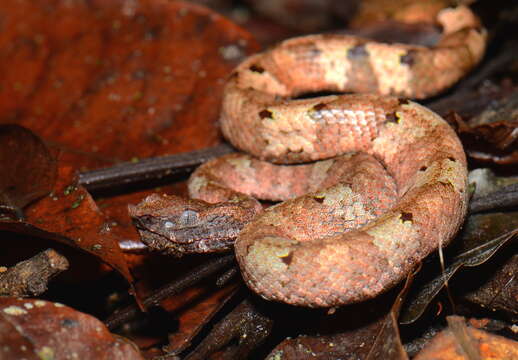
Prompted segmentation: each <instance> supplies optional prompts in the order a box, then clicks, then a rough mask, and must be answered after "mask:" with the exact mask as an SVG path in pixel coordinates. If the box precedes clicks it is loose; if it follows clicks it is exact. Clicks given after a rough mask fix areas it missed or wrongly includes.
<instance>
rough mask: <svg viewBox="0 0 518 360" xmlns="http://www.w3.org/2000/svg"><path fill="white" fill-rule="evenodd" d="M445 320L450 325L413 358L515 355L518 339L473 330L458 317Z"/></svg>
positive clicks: (517, 355) (439, 359) (498, 359)
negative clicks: (513, 339)
mask: <svg viewBox="0 0 518 360" xmlns="http://www.w3.org/2000/svg"><path fill="white" fill-rule="evenodd" d="M452 319H453V321H452ZM460 321H462V323H460ZM448 323H450V326H449V327H448V328H447V329H446V330H444V331H442V332H440V333H439V334H437V335H436V336H435V337H434V338H433V339H432V340H431V341H430V342H429V343H428V344H427V345H426V346H425V348H424V349H423V350H422V351H421V352H420V353H419V354H417V356H416V357H415V358H414V360H432V359H433V360H457V359H458V360H460V359H470V360H478V359H495V360H504V359H505V360H507V359H517V358H518V342H516V341H512V340H510V339H507V338H504V337H501V336H498V335H493V334H490V333H488V332H485V331H482V330H477V329H474V328H472V327H470V326H467V325H466V324H465V323H464V319H462V318H458V317H450V318H448Z"/></svg>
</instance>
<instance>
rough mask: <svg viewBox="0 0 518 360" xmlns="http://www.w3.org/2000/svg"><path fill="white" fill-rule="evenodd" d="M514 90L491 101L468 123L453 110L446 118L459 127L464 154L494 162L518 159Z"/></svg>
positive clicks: (513, 162) (506, 162)
mask: <svg viewBox="0 0 518 360" xmlns="http://www.w3.org/2000/svg"><path fill="white" fill-rule="evenodd" d="M517 106H518V91H515V92H513V93H512V94H511V95H509V96H508V97H506V98H505V99H503V100H501V101H497V102H495V103H491V104H490V106H488V107H487V108H486V109H485V110H484V111H483V112H482V113H481V114H479V115H478V116H477V117H476V118H474V119H472V120H471V121H470V122H469V123H466V122H464V120H463V119H462V118H461V117H460V116H458V115H457V114H451V115H450V117H449V120H450V121H451V122H452V123H454V124H455V126H456V127H457V128H458V130H459V135H460V137H461V139H462V141H463V144H464V146H465V148H466V152H467V154H468V155H469V156H470V157H472V158H474V159H477V160H481V161H489V162H494V163H497V164H515V163H517V162H518V150H516V149H517V148H518V146H517V145H518V111H517V110H516V108H517Z"/></svg>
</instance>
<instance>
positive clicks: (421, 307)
mask: <svg viewBox="0 0 518 360" xmlns="http://www.w3.org/2000/svg"><path fill="white" fill-rule="evenodd" d="M517 234H518V217H517V216H516V214H513V213H511V214H502V213H493V214H484V215H473V216H470V217H469V218H468V220H467V221H466V223H465V225H464V230H463V232H462V234H461V236H460V238H459V239H457V242H458V244H457V245H456V249H454V250H456V251H457V255H456V256H455V257H454V258H453V259H452V260H451V263H450V265H448V266H447V267H446V269H445V270H444V272H443V273H441V274H439V275H438V276H436V277H434V278H433V279H432V280H431V281H428V282H426V283H420V284H419V286H418V287H416V288H415V289H413V290H412V292H411V294H410V295H409V298H408V300H407V303H406V305H405V306H404V307H403V310H402V314H401V318H400V322H401V323H402V324H409V323H412V322H414V321H415V320H417V319H418V318H419V317H420V316H421V315H422V314H423V312H424V311H425V310H426V308H427V306H428V305H429V304H430V302H431V301H432V300H433V299H434V297H435V296H436V295H437V294H438V293H439V291H440V290H441V289H442V288H443V287H444V284H445V282H447V281H448V280H449V279H450V278H451V277H452V276H453V275H454V274H455V273H456V272H457V270H459V269H460V268H461V267H463V266H468V267H473V266H478V265H480V264H482V263H484V262H485V261H487V260H488V259H490V258H491V257H492V256H493V255H494V254H495V253H496V252H497V251H498V249H500V248H501V247H502V246H503V245H504V244H506V243H507V242H508V241H510V240H511V239H512V238H513V237H516V235H517ZM436 268H438V267H437V266H436ZM416 284H417V282H416Z"/></svg>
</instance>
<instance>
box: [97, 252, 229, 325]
mask: <svg viewBox="0 0 518 360" xmlns="http://www.w3.org/2000/svg"><path fill="white" fill-rule="evenodd" d="M233 261H234V255H225V256H222V257H219V258H217V259H213V260H210V261H207V262H206V263H205V264H203V265H200V266H198V267H197V268H195V269H193V270H191V271H190V272H189V273H188V274H186V275H185V276H183V277H181V278H180V279H176V280H174V281H173V282H171V283H169V284H167V285H165V286H164V287H162V288H160V289H158V290H157V291H155V292H154V293H153V294H152V295H151V296H149V297H147V298H146V299H144V301H143V304H144V306H145V307H146V308H148V307H150V306H154V305H158V304H159V302H160V301H161V300H163V299H165V298H167V297H169V296H171V295H175V294H178V293H179V292H181V291H183V290H184V289H186V288H188V287H189V286H192V285H194V284H196V283H198V282H200V281H201V280H203V279H205V278H206V277H208V276H210V275H211V274H213V273H215V272H217V271H219V270H222V269H224V268H226V267H227V266H229V265H230V264H232V262H233ZM138 313H139V309H138V307H137V306H136V305H135V304H132V305H130V306H127V307H125V308H123V309H121V310H118V311H116V312H114V313H113V314H112V315H110V317H108V319H106V320H105V324H106V326H107V327H108V328H109V329H115V328H117V327H118V326H120V325H122V324H123V323H124V322H126V321H127V320H129V319H131V318H133V317H134V316H135V315H137V314H138Z"/></svg>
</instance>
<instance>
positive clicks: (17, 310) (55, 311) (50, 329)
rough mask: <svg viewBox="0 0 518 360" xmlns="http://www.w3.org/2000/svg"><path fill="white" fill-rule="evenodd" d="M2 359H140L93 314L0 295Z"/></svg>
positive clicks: (133, 349) (33, 300) (132, 347)
mask: <svg viewBox="0 0 518 360" xmlns="http://www.w3.org/2000/svg"><path fill="white" fill-rule="evenodd" d="M0 346H1V348H2V359H22V358H25V359H55V360H59V359H71V358H76V359H106V360H108V359H114V360H115V359H128V360H130V359H143V357H142V356H141V355H140V352H139V350H138V349H137V347H136V346H135V345H133V344H131V343H130V342H129V341H127V340H124V339H123V338H121V337H118V336H116V335H112V334H111V333H110V332H109V331H108V330H107V329H106V327H105V326H104V325H103V324H102V323H101V322H100V321H99V320H97V319H95V318H94V317H92V316H90V315H87V314H84V313H81V312H79V311H76V310H74V309H72V308H69V307H67V306H64V305H62V304H60V303H53V302H48V301H43V300H37V299H15V298H8V297H0Z"/></svg>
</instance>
